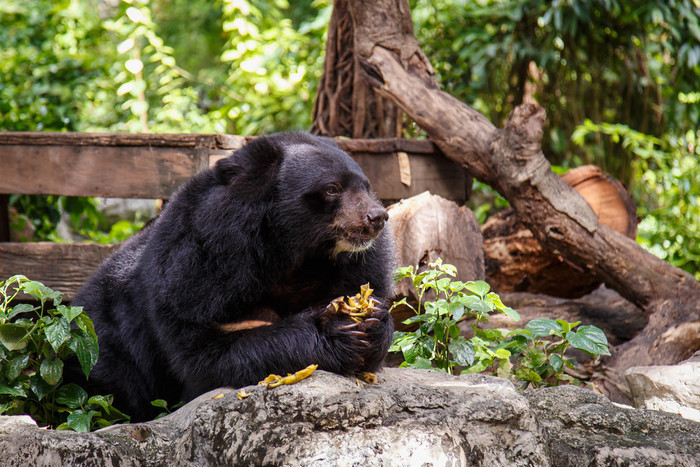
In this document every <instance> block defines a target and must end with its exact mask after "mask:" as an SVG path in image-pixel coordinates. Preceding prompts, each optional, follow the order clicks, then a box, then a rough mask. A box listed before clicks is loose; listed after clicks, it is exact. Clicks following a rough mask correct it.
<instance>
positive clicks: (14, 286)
mask: <svg viewBox="0 0 700 467" xmlns="http://www.w3.org/2000/svg"><path fill="white" fill-rule="evenodd" d="M20 294H24V295H26V296H29V297H32V298H33V299H35V300H36V302H35V303H31V304H30V303H18V302H17V298H18V297H19V296H20ZM61 302H62V297H61V293H60V292H58V291H54V290H52V289H50V288H49V287H46V286H44V285H43V284H41V283H39V282H36V281H30V280H29V279H27V278H26V277H24V276H21V275H17V276H12V277H10V278H9V279H7V280H6V281H1V282H0V344H1V345H0V414H4V415H19V414H27V415H30V416H31V417H32V418H34V420H36V421H37V423H38V424H39V425H42V426H51V427H55V428H57V429H71V430H75V431H90V430H93V429H96V428H102V427H105V426H109V425H112V424H113V423H116V422H119V421H128V420H129V417H128V416H127V415H124V414H123V413H121V412H120V411H119V410H117V409H116V408H114V407H112V396H101V395H96V396H92V397H89V396H88V394H87V392H86V391H85V390H84V389H83V388H81V387H80V386H78V385H77V384H74V383H70V384H65V385H62V383H63V369H64V362H65V361H66V360H67V359H68V358H72V357H75V358H77V360H78V362H79V364H80V367H81V369H82V371H83V373H84V374H85V376H86V377H87V376H88V375H89V374H90V371H91V370H92V367H93V366H94V365H95V363H96V362H97V357H98V345H97V335H96V334H95V329H94V326H93V323H92V320H91V319H90V318H89V317H88V316H87V315H86V314H85V312H84V311H83V309H82V307H75V306H66V305H62V304H61Z"/></svg>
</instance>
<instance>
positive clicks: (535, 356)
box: [524, 349, 547, 369]
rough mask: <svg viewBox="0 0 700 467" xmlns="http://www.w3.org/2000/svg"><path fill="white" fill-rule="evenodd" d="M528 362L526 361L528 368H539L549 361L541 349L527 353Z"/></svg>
mask: <svg viewBox="0 0 700 467" xmlns="http://www.w3.org/2000/svg"><path fill="white" fill-rule="evenodd" d="M525 356H526V357H527V360H525V361H524V363H525V366H527V367H528V368H533V369H534V368H537V367H539V366H541V365H543V364H544V363H545V362H546V361H547V355H546V354H545V353H544V352H542V351H541V350H539V349H530V350H528V351H527V352H525Z"/></svg>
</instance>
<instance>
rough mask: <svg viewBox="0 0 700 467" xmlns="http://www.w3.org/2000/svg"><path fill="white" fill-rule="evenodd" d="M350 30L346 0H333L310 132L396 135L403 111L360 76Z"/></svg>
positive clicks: (351, 134) (348, 135)
mask: <svg viewBox="0 0 700 467" xmlns="http://www.w3.org/2000/svg"><path fill="white" fill-rule="evenodd" d="M409 18H410V17H409ZM353 31H354V20H353V18H352V16H351V14H350V10H349V4H348V1H347V0H336V1H335V2H334V4H333V14H332V15H331V21H330V24H329V26H328V40H327V42H326V59H325V62H324V65H323V76H322V77H321V80H320V82H319V85H318V92H317V94H316V101H315V102H314V110H313V120H314V121H313V124H312V126H311V132H312V133H314V134H317V135H323V136H347V137H350V138H356V139H359V138H399V137H401V134H402V128H403V113H402V112H401V111H400V109H399V108H398V107H397V106H396V105H395V104H394V103H393V102H392V101H391V100H387V99H385V98H383V97H381V96H380V95H378V94H377V93H375V92H374V91H373V90H372V89H371V88H370V86H369V84H368V83H367V81H366V80H365V79H364V78H363V76H362V70H361V68H360V66H359V64H358V62H357V59H358V55H357V54H354V44H355V42H354V41H353V37H354V32H353Z"/></svg>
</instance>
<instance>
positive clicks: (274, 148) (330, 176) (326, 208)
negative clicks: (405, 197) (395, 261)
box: [215, 132, 388, 256]
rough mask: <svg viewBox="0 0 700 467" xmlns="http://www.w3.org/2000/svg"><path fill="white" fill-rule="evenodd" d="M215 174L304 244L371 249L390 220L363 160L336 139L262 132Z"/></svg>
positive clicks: (332, 250)
mask: <svg viewBox="0 0 700 467" xmlns="http://www.w3.org/2000/svg"><path fill="white" fill-rule="evenodd" d="M215 175H216V177H217V179H218V180H219V181H220V182H221V183H223V184H226V185H229V189H230V192H231V194H233V195H234V196H237V197H239V198H241V199H246V200H247V201H248V202H252V203H264V204H265V205H266V216H267V217H268V228H269V230H271V231H272V232H271V235H272V236H273V237H277V238H284V239H285V241H286V242H290V243H293V244H294V247H298V248H300V249H303V250H308V249H312V250H314V251H319V249H322V250H324V251H326V252H327V253H328V254H329V255H330V256H337V255H339V254H341V253H344V252H349V253H359V252H362V251H365V250H367V249H368V248H370V247H371V246H372V244H373V242H374V240H375V239H376V238H377V237H378V236H379V234H380V233H381V231H382V229H383V228H384V224H385V222H386V221H387V219H388V214H387V211H386V209H384V207H383V206H382V205H381V203H380V202H379V201H378V200H377V198H376V197H375V195H374V194H373V193H372V191H371V189H370V184H369V180H368V179H367V177H366V176H365V174H364V173H363V172H362V169H360V166H359V165H357V163H356V162H355V161H354V160H353V159H352V158H350V156H348V155H347V154H346V153H345V152H343V151H342V150H341V149H340V148H339V147H338V146H337V145H336V144H335V142H334V141H333V140H332V139H330V138H321V137H316V136H312V135H310V134H308V133H301V132H294V133H277V134H274V135H269V136H263V137H259V138H256V139H255V140H253V141H251V142H250V143H248V144H247V145H246V146H245V147H244V148H243V149H241V150H240V151H238V152H236V154H235V155H234V156H232V157H230V158H227V159H222V160H220V161H219V162H218V163H217V166H216V168H215ZM290 246H292V245H290Z"/></svg>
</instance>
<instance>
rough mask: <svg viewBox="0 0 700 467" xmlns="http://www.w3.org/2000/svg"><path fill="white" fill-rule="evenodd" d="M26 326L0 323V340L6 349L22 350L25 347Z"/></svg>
mask: <svg viewBox="0 0 700 467" xmlns="http://www.w3.org/2000/svg"><path fill="white" fill-rule="evenodd" d="M27 332H28V329H27V326H23V325H21V324H18V323H4V324H0V342H2V345H4V346H5V348H6V349H7V350H10V351H14V350H22V349H24V348H26V347H27V336H28V334H27Z"/></svg>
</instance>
